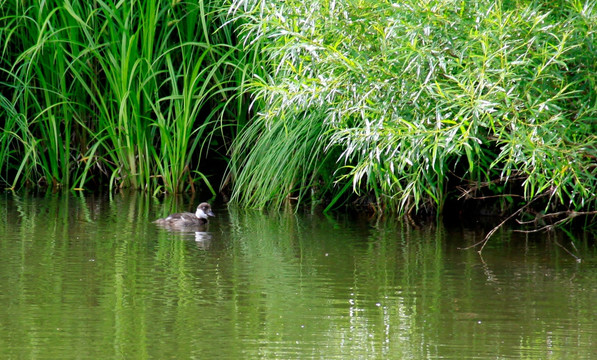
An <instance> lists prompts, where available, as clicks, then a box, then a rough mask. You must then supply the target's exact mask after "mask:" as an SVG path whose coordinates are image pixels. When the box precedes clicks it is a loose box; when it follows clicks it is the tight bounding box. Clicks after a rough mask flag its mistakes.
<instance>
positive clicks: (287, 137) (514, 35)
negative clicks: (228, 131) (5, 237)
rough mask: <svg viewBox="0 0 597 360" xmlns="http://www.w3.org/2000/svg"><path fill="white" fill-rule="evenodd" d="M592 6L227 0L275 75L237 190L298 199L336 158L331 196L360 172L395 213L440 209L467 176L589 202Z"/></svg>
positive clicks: (254, 85)
mask: <svg viewBox="0 0 597 360" xmlns="http://www.w3.org/2000/svg"><path fill="white" fill-rule="evenodd" d="M595 4H596V3H595V1H592V0H587V1H580V0H570V1H558V2H555V3H553V4H539V3H536V2H530V1H498V2H494V1H481V2H477V1H475V2H472V1H452V0H437V1H414V0H412V1H410V0H407V1H400V2H397V3H394V2H389V1H376V2H369V1H357V2H353V1H323V2H322V1H309V0H308V1H283V2H282V1H244V0H238V1H235V2H233V5H232V7H231V9H232V10H231V11H232V12H233V14H234V16H235V18H236V20H237V21H238V22H240V23H241V24H242V26H240V27H239V29H240V30H241V31H242V37H241V38H242V40H243V43H244V44H246V47H247V49H249V50H250V51H260V52H261V53H262V59H263V60H262V62H261V64H260V67H261V68H262V69H266V73H267V75H266V76H256V77H253V79H251V82H250V87H248V89H249V91H250V93H251V94H252V95H253V96H254V98H255V102H256V104H258V105H260V106H259V108H258V109H256V110H257V111H258V115H257V117H256V120H255V121H253V122H252V123H251V124H250V125H249V126H248V130H247V131H250V132H251V133H252V134H253V135H252V136H249V137H248V138H247V137H239V138H238V141H237V143H236V147H235V153H234V155H233V158H234V157H235V156H236V157H237V159H238V162H239V163H241V164H243V166H240V167H238V168H235V169H234V170H233V173H234V175H235V176H236V179H237V183H236V188H235V190H234V194H235V195H236V198H238V199H239V200H242V201H246V202H248V203H249V204H253V205H255V206H262V205H263V204H264V203H267V202H269V203H274V204H276V203H277V199H279V198H280V196H291V195H295V196H298V197H299V198H303V199H304V198H305V197H306V196H307V195H308V193H307V192H305V191H303V187H304V185H305V184H311V185H312V184H313V182H314V181H315V180H314V179H317V178H318V177H320V176H321V175H320V173H321V171H320V166H319V165H321V164H322V163H323V159H328V156H332V157H333V160H334V161H335V166H333V167H327V168H326V169H327V170H328V171H329V173H328V174H327V175H326V178H328V179H330V178H331V179H332V181H335V182H336V186H337V187H336V189H335V195H334V197H333V199H338V194H340V193H342V192H343V191H344V190H345V189H346V186H347V184H351V185H350V186H352V189H353V192H354V193H355V194H361V195H368V196H372V197H373V199H374V202H375V203H377V204H378V205H381V206H382V207H385V209H386V210H388V211H393V212H398V213H403V214H404V213H407V212H410V211H416V210H419V211H421V210H429V211H439V212H441V211H442V209H443V207H444V205H445V203H446V201H448V200H449V199H450V198H455V197H458V196H459V195H461V193H457V191H456V190H457V186H458V188H459V189H461V191H462V194H465V195H467V196H471V197H474V196H480V195H496V194H497V195H501V194H502V193H503V192H504V189H505V188H506V187H507V186H511V187H512V188H516V189H515V190H513V191H516V192H520V194H521V196H523V197H524V199H525V201H526V202H531V201H534V200H535V199H537V198H539V197H543V198H545V197H547V198H548V199H549V201H547V202H544V203H543V205H544V206H545V207H546V208H545V209H551V206H564V207H566V208H569V209H576V210H578V209H587V208H592V209H594V208H595V205H596V204H595V199H597V197H596V196H595V195H596V194H595V189H596V188H597V176H596V175H597V166H596V162H595V159H596V158H597V146H596V144H597V142H596V136H595V135H594V134H595V133H596V132H595V131H596V130H597V121H596V115H597V91H596V87H595V73H597V65H596V64H597V61H596V60H597V48H596V47H595V43H596V42H595V40H596V38H595V36H596V34H595V31H596V27H595V26H596V25H595V24H597V9H596V6H595ZM255 47H259V50H256V49H255ZM305 128H309V129H311V131H308V132H306V131H304V129H305ZM272 129H275V131H276V133H277V134H278V135H277V136H271V131H272ZM277 129H280V130H277ZM282 129H283V130H282ZM314 129H317V130H314ZM260 133H263V134H264V135H263V136H259V135H257V134H260ZM299 133H301V134H304V136H307V137H309V139H306V138H304V137H302V138H301V137H300V136H299ZM297 139H300V141H302V142H303V143H304V144H309V143H317V146H315V147H311V148H310V150H311V151H306V152H301V151H299V150H298V149H297V148H298V147H299V146H298V144H297ZM322 143H323V144H322ZM264 149H269V151H267V152H266V151H265V150H264ZM297 157H300V159H297ZM262 158H266V159H267V161H265V162H264V163H265V164H258V162H259V159H262ZM255 164H257V165H255ZM266 164H267V165H266ZM289 168H290V169H294V171H289ZM257 176H258V177H259V179H260V180H259V181H255V177H257ZM515 180H516V181H515ZM518 180H520V181H522V183H521V184H520V186H521V187H520V190H517V189H519V188H518V182H517V181H518ZM463 189H464V190H463ZM247 190H248V191H249V193H250V195H246V194H244V193H245V192H246V191H247ZM477 190H478V191H477ZM509 199H510V200H512V199H513V198H509Z"/></svg>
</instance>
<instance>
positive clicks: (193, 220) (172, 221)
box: [154, 202, 216, 227]
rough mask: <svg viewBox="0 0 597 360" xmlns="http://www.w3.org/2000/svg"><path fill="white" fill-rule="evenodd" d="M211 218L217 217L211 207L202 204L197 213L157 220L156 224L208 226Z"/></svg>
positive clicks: (204, 203) (186, 213)
mask: <svg viewBox="0 0 597 360" xmlns="http://www.w3.org/2000/svg"><path fill="white" fill-rule="evenodd" d="M210 216H216V215H215V214H214V212H213V211H212V210H211V205H209V204H208V203H206V202H202V203H201V204H199V205H198V206H197V210H196V211H195V213H190V212H182V213H175V214H171V215H168V216H167V217H165V218H163V219H157V220H155V221H154V223H156V224H158V225H164V226H169V227H191V226H202V225H206V224H207V220H208V218H209V217H210Z"/></svg>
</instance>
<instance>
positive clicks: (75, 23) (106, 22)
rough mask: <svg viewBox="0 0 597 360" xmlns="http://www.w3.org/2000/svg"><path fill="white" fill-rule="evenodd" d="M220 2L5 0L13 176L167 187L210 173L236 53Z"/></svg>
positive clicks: (5, 150) (5, 165) (58, 182)
mask: <svg viewBox="0 0 597 360" xmlns="http://www.w3.org/2000/svg"><path fill="white" fill-rule="evenodd" d="M216 5H218V6H219V2H216V1H209V2H197V3H193V2H170V1H159V0H152V1H130V2H114V1H105V2H104V1H91V2H88V1H67V2H59V1H48V2H37V1H31V2H19V1H10V2H4V3H3V6H2V8H1V10H0V12H1V14H0V43H1V44H2V49H1V51H2V57H1V63H0V74H2V75H1V77H0V79H1V81H2V82H1V84H0V94H1V95H2V98H1V99H2V102H1V104H2V107H1V110H0V111H1V112H2V114H1V115H2V116H3V117H5V118H6V119H8V120H7V121H6V122H5V124H4V128H3V130H4V132H3V135H2V138H1V140H0V145H2V148H1V149H0V152H1V153H2V154H4V155H5V156H3V158H2V161H1V162H0V167H1V169H2V175H3V180H4V182H6V183H8V184H9V186H10V187H12V188H16V187H19V186H22V185H23V184H24V183H38V184H42V183H48V184H51V185H52V186H53V187H54V188H60V187H66V188H82V187H85V186H93V185H94V184H95V185H97V184H105V183H108V184H109V186H110V188H116V187H133V188H139V189H146V190H150V191H165V192H181V191H185V190H189V189H191V188H192V189H194V184H195V182H196V181H197V180H201V181H205V182H207V183H208V185H209V182H208V181H207V178H206V176H205V175H203V173H201V158H202V156H205V153H202V151H205V146H209V145H210V144H209V141H210V139H211V137H210V136H208V135H209V134H211V133H212V131H213V130H214V129H216V128H218V127H219V126H221V124H222V123H221V122H220V121H221V120H222V116H223V115H222V106H220V103H222V102H225V101H227V99H228V98H229V97H230V94H229V93H230V92H232V91H233V89H232V87H231V85H230V81H234V78H233V77H232V76H233V71H232V70H233V69H232V67H231V64H230V61H229V58H230V57H231V56H232V55H236V54H235V49H234V48H233V47H231V46H230V43H229V37H230V36H231V29H230V27H229V26H223V25H222V21H220V20H219V17H218V15H217V12H216V11H215V10H216V9H217V7H216ZM210 187H211V186H210ZM212 191H213V189H212Z"/></svg>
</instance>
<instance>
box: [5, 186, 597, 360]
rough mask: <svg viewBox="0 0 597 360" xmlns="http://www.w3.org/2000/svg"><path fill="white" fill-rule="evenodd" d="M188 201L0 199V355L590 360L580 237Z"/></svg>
mask: <svg viewBox="0 0 597 360" xmlns="http://www.w3.org/2000/svg"><path fill="white" fill-rule="evenodd" d="M199 200H200V199H180V198H167V199H163V200H158V199H155V198H152V197H147V196H145V195H141V194H138V193H133V194H118V195H112V196H83V195H61V196H58V195H51V196H44V197H34V196H28V195H24V196H16V195H13V194H5V195H4V196H3V198H1V199H0V217H1V221H0V358H2V359H34V358H35V359H75V358H76V359H141V358H151V359H426V358H429V359H440V358H441V359H480V358H494V359H496V358H497V359H511V358H515V359H518V358H532V359H590V358H597V323H596V321H595V319H596V318H597V316H596V315H597V310H596V309H597V255H596V253H597V251H596V249H595V246H594V245H593V244H592V243H591V242H590V241H587V240H583V239H575V240H574V241H573V242H571V240H570V238H569V237H566V236H562V235H557V234H551V235H548V234H540V235H538V236H530V235H524V234H517V233H513V232H511V231H507V230H504V231H500V232H498V233H497V234H496V235H495V236H494V238H492V240H491V241H490V243H489V245H488V246H487V247H486V248H485V250H484V252H483V257H480V256H479V255H478V254H477V253H476V252H475V251H463V250H459V249H458V248H459V247H462V246H465V245H467V244H472V243H475V242H477V241H479V240H481V239H482V238H483V236H484V235H485V233H486V231H488V230H489V229H471V228H461V227H457V226H455V227H450V228H446V227H445V226H424V227H417V226H413V225H409V224H404V223H401V222H397V221H392V220H383V221H376V220H374V219H367V218H355V217H348V216H340V215H336V216H328V217H325V216H321V215H314V214H308V213H300V214H292V213H261V212H255V211H239V210H237V209H234V208H230V209H229V208H228V207H226V206H225V205H224V204H215V206H214V211H215V212H216V215H217V217H216V218H215V219H213V221H212V222H211V223H210V224H209V227H208V228H207V229H205V230H206V231H202V232H194V231H190V232H178V231H169V230H166V229H162V228H159V227H157V226H156V225H155V224H153V223H151V221H152V220H154V219H155V218H157V217H160V216H163V215H166V214H167V213H168V212H171V211H181V210H192V208H193V207H194V206H196V204H197V203H198V202H199ZM201 200H203V199H201ZM558 244H560V245H562V246H565V247H566V248H567V249H568V250H570V251H572V252H573V253H574V254H575V255H576V256H578V257H580V259H581V262H580V263H579V262H577V261H576V260H575V258H574V257H573V256H570V255H569V254H568V253H566V252H565V251H564V250H563V248H562V247H560V246H558Z"/></svg>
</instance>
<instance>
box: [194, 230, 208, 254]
mask: <svg viewBox="0 0 597 360" xmlns="http://www.w3.org/2000/svg"><path fill="white" fill-rule="evenodd" d="M211 238H212V236H211V234H210V233H208V232H204V231H196V232H195V241H196V242H197V247H198V248H199V249H201V250H207V249H209V247H210V246H211Z"/></svg>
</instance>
